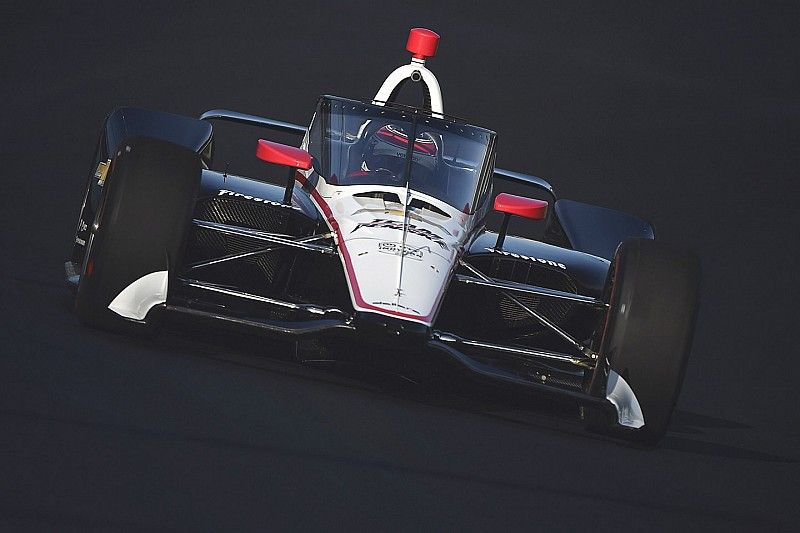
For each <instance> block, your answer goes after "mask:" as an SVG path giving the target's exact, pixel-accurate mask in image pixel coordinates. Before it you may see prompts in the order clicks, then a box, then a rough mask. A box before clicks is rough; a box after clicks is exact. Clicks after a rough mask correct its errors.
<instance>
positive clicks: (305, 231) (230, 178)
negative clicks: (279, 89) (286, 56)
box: [66, 28, 699, 443]
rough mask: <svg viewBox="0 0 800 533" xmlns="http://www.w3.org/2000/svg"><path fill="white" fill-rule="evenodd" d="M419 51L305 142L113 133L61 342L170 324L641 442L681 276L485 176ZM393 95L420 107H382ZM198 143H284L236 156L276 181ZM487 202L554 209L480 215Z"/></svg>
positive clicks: (680, 360)
mask: <svg viewBox="0 0 800 533" xmlns="http://www.w3.org/2000/svg"><path fill="white" fill-rule="evenodd" d="M438 40H439V36H438V35H437V34H435V33H434V32H432V31H430V30H425V29H420V28H417V29H413V30H411V33H410V36H409V39H408V43H407V49H408V50H409V51H410V52H411V53H412V54H413V57H412V59H411V62H410V63H409V64H406V65H403V66H400V67H399V68H397V69H396V70H394V71H393V72H392V73H391V74H390V75H389V76H388V78H387V79H386V80H385V82H384V83H383V85H382V86H381V87H380V89H379V90H378V92H377V94H376V95H375V97H374V98H373V99H372V100H370V101H357V100H350V99H344V98H338V97H333V96H323V97H322V98H320V99H319V102H318V104H317V107H316V110H315V112H314V115H313V118H312V120H311V123H310V126H309V127H308V128H306V127H303V126H299V125H295V124H291V123H286V122H282V121H278V120H272V119H268V118H262V117H258V116H253V115H247V114H242V113H237V112H231V111H226V110H212V111H208V112H206V113H204V114H203V115H202V116H201V117H200V119H194V118H188V117H182V116H177V115H171V114H167V113H163V112H157V111H150V110H145V109H136V108H119V109H116V110H115V111H113V112H112V113H111V114H110V115H109V116H108V117H107V119H106V121H105V125H104V127H103V129H102V131H101V134H100V138H99V142H98V146H97V149H96V153H95V160H94V163H93V164H92V167H91V170H90V173H89V176H88V179H87V181H86V186H85V187H86V188H85V195H84V200H83V204H82V208H81V212H80V218H79V220H78V226H77V231H76V236H75V242H74V246H73V250H72V255H71V257H70V258H69V260H68V261H67V263H66V277H67V280H68V282H69V283H70V284H71V285H72V286H73V287H75V288H76V298H75V307H76V310H77V314H78V316H79V318H80V320H81V321H82V322H83V323H84V324H87V325H90V326H95V327H100V328H105V329H110V330H115V331H124V332H127V331H136V330H141V329H143V328H147V327H149V325H151V324H153V323H154V322H156V321H158V320H159V319H161V318H163V317H164V316H165V315H173V316H176V315H184V316H186V317H189V318H190V319H193V320H194V319H196V320H202V319H206V320H210V321H213V322H215V323H219V324H229V325H233V326H236V327H241V328H252V329H254V330H260V331H262V332H267V333H270V334H275V335H280V336H285V337H287V338H290V339H304V340H305V339H314V342H319V343H324V342H326V341H328V340H330V341H331V342H334V341H335V342H346V343H352V344H353V345H356V346H361V345H372V346H375V345H377V346H379V347H383V348H385V349H386V350H391V353H392V354H396V355H394V356H395V357H398V358H402V357H404V355H403V354H404V353H407V354H412V353H413V354H420V353H424V354H429V356H430V357H437V355H438V356H440V357H443V358H444V359H446V360H447V361H449V363H448V364H450V365H453V366H456V367H458V368H461V369H462V370H465V371H466V373H467V374H469V375H472V376H475V377H480V378H484V379H487V380H490V381H492V382H494V383H500V384H503V383H505V384H507V385H508V386H510V387H512V386H513V387H521V388H523V389H533V390H537V391H542V392H546V393H553V394H557V395H561V396H564V397H568V398H572V399H574V400H576V401H577V403H578V404H579V405H580V406H581V411H582V413H583V416H584V419H585V420H586V422H587V424H588V426H589V427H590V428H591V429H593V430H596V431H600V432H604V433H610V434H613V435H616V436H618V437H621V438H624V439H630V440H637V441H643V442H649V443H654V442H657V441H658V440H659V439H660V438H661V437H662V436H663V434H664V433H665V431H666V428H667V425H668V422H669V419H670V415H671V413H672V410H673V408H674V405H675V403H676V400H677V397H678V393H679V390H680V386H681V382H682V380H683V374H684V369H685V367H686V363H687V358H688V356H689V351H690V345H691V338H692V331H693V325H694V320H695V315H696V302H697V295H698V285H699V265H698V262H697V260H696V259H695V258H694V256H692V255H691V254H690V253H688V252H686V251H682V250H681V249H680V248H677V247H673V246H670V245H666V244H662V243H661V242H660V241H656V240H654V232H653V229H652V227H651V226H650V225H649V224H648V223H647V222H644V221H642V220H640V219H638V218H636V217H633V216H630V215H627V214H623V213H620V212H617V211H613V210H610V209H605V208H600V207H595V206H591V205H587V204H583V203H579V202H575V201H570V200H563V199H559V200H555V195H554V193H553V190H552V187H551V186H550V185H549V184H548V183H547V182H545V181H544V180H542V179H540V178H537V177H535V176H530V175H525V174H520V173H516V172H510V171H505V170H501V169H497V168H495V141H496V134H495V133H494V132H493V131H490V130H488V129H484V128H480V127H477V126H473V125H470V124H468V123H466V122H464V121H461V120H458V119H455V118H453V117H450V116H448V115H447V114H445V112H444V108H443V104H442V96H441V90H440V87H439V84H438V82H437V80H436V77H435V76H434V75H433V73H432V72H431V71H430V70H429V69H428V68H427V67H426V66H425V63H426V59H427V58H430V57H432V56H433V55H434V54H435V52H436V48H437V45H438ZM408 81H410V82H411V83H412V85H410V87H414V86H415V85H418V86H420V87H421V88H422V93H423V97H424V98H423V103H422V104H421V105H419V106H409V105H401V104H399V103H398V101H397V95H398V92H399V90H400V88H401V86H403V84H405V83H406V82H408ZM213 121H228V122H234V123H240V124H247V125H250V126H257V127H260V128H263V129H264V130H268V131H273V132H282V133H284V134H286V133H289V134H296V135H297V136H298V138H301V139H302V140H301V141H300V143H299V147H295V146H287V145H284V144H279V143H277V142H273V141H269V140H264V139H262V140H259V141H258V143H257V146H256V155H257V157H258V158H260V159H262V160H264V161H266V162H268V163H272V164H277V165H282V166H284V167H286V168H287V169H288V175H287V178H286V182H285V185H282V184H281V185H278V184H274V183H268V182H266V181H263V180H259V179H253V178H247V177H242V176H236V175H233V174H231V173H228V172H220V171H215V170H211V167H212V161H213V155H214V146H215V138H214V129H213V128H212V122H213ZM499 181H505V182H510V183H514V184H516V186H520V185H522V186H525V187H529V188H530V190H531V191H532V193H531V195H532V196H535V195H536V194H534V191H535V192H536V193H545V194H547V195H551V196H552V198H553V201H546V200H541V199H534V198H527V197H522V196H516V195H511V194H506V193H501V194H495V193H494V192H493V191H494V184H495V182H499ZM493 211H494V212H499V213H502V216H503V219H502V224H501V225H500V227H499V230H498V231H489V230H488V229H487V227H486V221H487V217H488V215H489V214H490V213H492V212H493ZM512 216H516V217H524V218H527V219H531V220H538V221H541V224H542V225H543V226H544V228H545V230H544V231H543V233H542V236H540V237H539V238H536V239H534V238H530V237H529V238H526V237H524V236H513V235H509V234H508V227H509V219H510V217H512ZM426 356H427V355H426Z"/></svg>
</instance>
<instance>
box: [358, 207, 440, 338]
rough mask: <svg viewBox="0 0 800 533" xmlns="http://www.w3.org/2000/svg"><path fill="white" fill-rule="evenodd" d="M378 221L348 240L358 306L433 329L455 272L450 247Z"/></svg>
mask: <svg viewBox="0 0 800 533" xmlns="http://www.w3.org/2000/svg"><path fill="white" fill-rule="evenodd" d="M402 226H403V222H402V221H390V220H381V219H373V220H370V221H368V222H363V223H361V224H358V225H356V227H355V228H354V229H353V230H352V231H351V233H349V234H348V235H347V236H346V237H345V242H344V246H345V247H346V249H347V252H348V253H349V262H350V265H351V266H350V269H349V270H350V272H349V273H348V274H349V276H348V277H349V278H350V285H351V292H352V293H353V296H354V299H355V303H356V305H358V306H359V307H361V308H363V310H366V311H379V312H383V313H385V314H389V315H392V316H397V317H400V318H405V319H408V320H414V321H418V322H421V323H423V324H427V325H429V324H430V322H431V321H432V319H433V315H434V314H435V313H436V311H437V306H438V303H439V301H440V299H441V295H442V293H443V292H444V288H445V287H444V286H445V284H446V282H447V278H448V275H449V271H450V257H449V256H450V255H452V254H451V253H449V251H448V250H447V245H446V243H444V241H442V243H441V244H440V243H438V242H436V241H434V240H432V239H431V237H432V236H431V235H427V234H419V233H418V231H419V229H420V226H419V225H418V224H412V223H409V228H408V229H407V230H406V232H405V244H403V236H404V232H403V229H402Z"/></svg>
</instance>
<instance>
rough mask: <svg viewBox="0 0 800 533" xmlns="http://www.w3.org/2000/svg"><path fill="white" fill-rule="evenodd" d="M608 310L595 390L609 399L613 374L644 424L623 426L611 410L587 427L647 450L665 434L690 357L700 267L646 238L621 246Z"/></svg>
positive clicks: (592, 417)
mask: <svg viewBox="0 0 800 533" xmlns="http://www.w3.org/2000/svg"><path fill="white" fill-rule="evenodd" d="M606 285H607V286H606V292H607V294H609V295H610V301H609V311H608V315H607V318H606V322H605V326H604V329H603V332H602V336H601V341H600V348H599V363H598V366H597V368H596V370H595V371H594V374H593V376H592V381H591V385H590V391H591V392H592V393H593V394H595V395H597V396H601V397H606V394H607V392H608V391H607V390H606V389H607V385H608V383H609V380H608V378H609V374H610V373H611V372H615V373H616V374H617V375H618V376H621V377H622V379H624V381H625V383H627V385H628V386H629V387H630V389H632V391H633V393H634V394H635V397H636V400H637V401H638V404H639V407H640V408H641V412H642V415H643V418H644V425H643V426H641V427H639V428H631V427H626V426H625V425H624V424H621V423H620V420H619V418H618V417H617V416H616V412H615V413H614V416H610V414H611V411H610V410H609V411H605V412H598V411H597V410H591V409H589V410H588V412H587V415H588V416H587V425H588V426H589V429H591V430H594V431H597V432H601V433H605V434H611V435H614V436H616V437H620V438H623V439H626V440H632V441H638V442H642V443H645V444H648V445H653V444H656V443H657V442H658V441H660V440H661V438H662V437H663V436H664V434H665V433H666V430H667V427H668V425H669V420H670V417H671V415H672V411H673V410H674V408H675V404H676V402H677V399H678V395H679V393H680V389H681V385H682V383H683V376H684V373H685V371H686V365H687V361H688V359H689V353H690V351H691V344H692V336H693V333H694V324H695V318H696V315H697V300H698V294H699V285H700V265H699V262H698V260H697V258H696V257H695V256H694V255H693V254H692V253H690V252H688V251H686V250H683V249H681V248H679V247H675V246H671V245H667V244H664V243H661V242H659V241H654V240H649V239H629V240H626V241H624V242H623V243H622V244H620V246H619V248H618V249H617V252H616V254H615V256H614V260H613V262H612V265H611V269H610V271H609V279H608V281H607V283H606Z"/></svg>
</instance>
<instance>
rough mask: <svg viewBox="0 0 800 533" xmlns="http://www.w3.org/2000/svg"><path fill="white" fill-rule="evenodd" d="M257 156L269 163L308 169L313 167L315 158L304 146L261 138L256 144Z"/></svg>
mask: <svg viewBox="0 0 800 533" xmlns="http://www.w3.org/2000/svg"><path fill="white" fill-rule="evenodd" d="M256 157H257V158H259V159H261V160H262V161H266V162H267V163H274V164H276V165H283V166H285V167H292V168H299V169H301V170H308V169H310V168H311V162H312V161H313V158H312V157H311V154H309V153H308V152H306V151H305V150H303V149H302V148H296V147H294V146H286V145H285V144H280V143H276V142H272V141H265V140H264V139H259V140H258V144H257V145H256Z"/></svg>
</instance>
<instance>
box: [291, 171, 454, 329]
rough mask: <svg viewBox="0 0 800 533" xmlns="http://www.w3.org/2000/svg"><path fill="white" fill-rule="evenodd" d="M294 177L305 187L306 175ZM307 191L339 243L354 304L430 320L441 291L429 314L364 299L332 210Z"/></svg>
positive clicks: (310, 190) (306, 183)
mask: <svg viewBox="0 0 800 533" xmlns="http://www.w3.org/2000/svg"><path fill="white" fill-rule="evenodd" d="M295 178H296V179H297V181H299V182H300V184H301V185H302V186H303V187H305V186H306V185H308V180H307V179H306V177H305V176H304V175H303V174H301V173H300V172H297V173H296V174H295ZM309 192H310V193H311V197H312V198H313V199H314V201H315V202H316V203H317V205H318V206H319V208H320V209H321V210H322V214H324V215H325V220H326V221H327V223H328V226H329V227H330V228H331V229H332V230H333V231H334V232H336V240H337V241H338V243H339V251H340V252H341V253H340V256H341V258H342V262H343V263H344V268H345V274H346V275H347V280H348V281H349V282H350V288H351V289H352V293H353V298H354V299H355V301H356V305H357V306H359V307H361V308H363V309H369V310H370V311H377V312H379V313H384V314H387V315H392V316H397V317H400V318H408V319H413V320H421V321H424V322H430V321H431V318H432V317H433V315H434V313H435V312H436V308H437V307H438V304H439V302H440V301H441V299H442V295H443V291H442V292H441V293H440V294H439V296H438V298H437V299H436V302H434V304H433V309H431V312H430V314H428V315H426V316H422V315H413V314H409V313H401V312H399V311H392V310H391V309H383V308H382V307H376V306H374V305H372V304H371V303H368V302H366V301H364V298H363V297H362V296H361V289H359V287H358V279H357V278H356V272H355V269H354V268H353V261H352V260H351V259H350V253H349V252H348V251H347V246H345V241H344V236H343V235H342V231H341V229H340V228H339V222H338V221H337V220H336V217H334V216H333V211H331V208H330V206H329V205H328V203H327V202H326V201H325V198H323V197H322V195H321V194H320V193H319V191H317V188H316V187H309Z"/></svg>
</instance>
